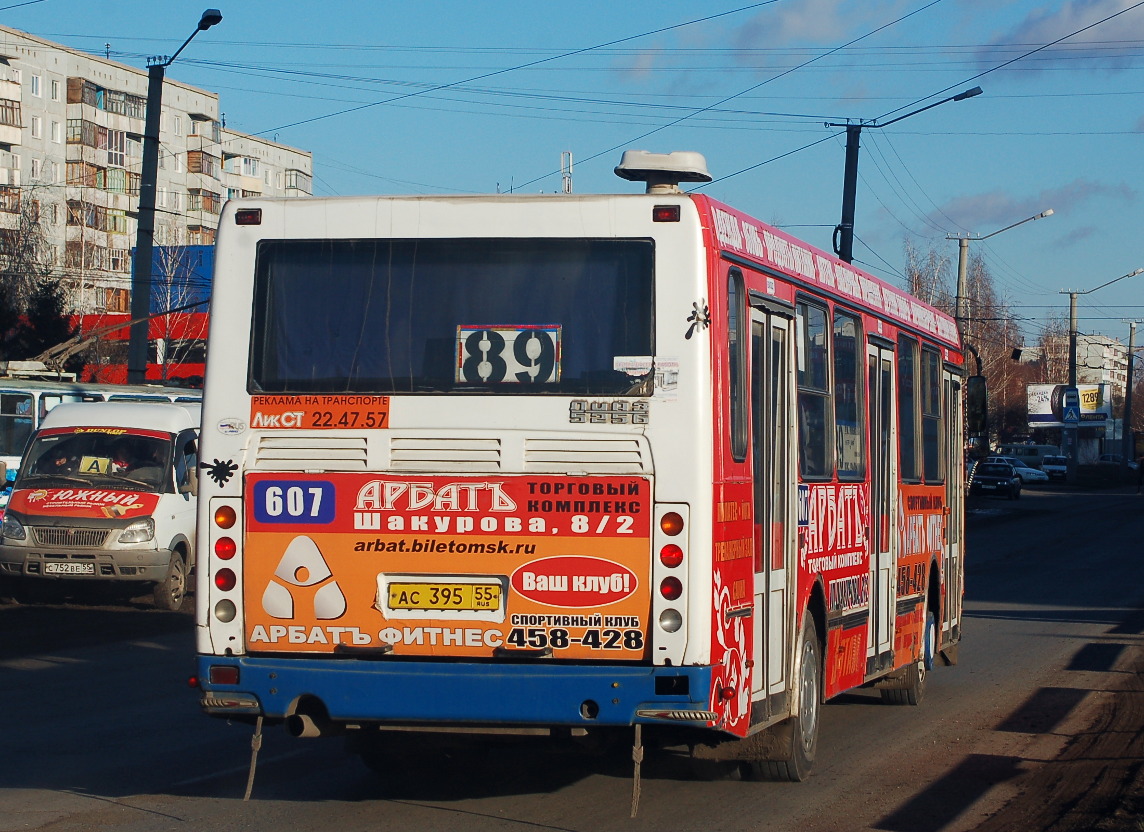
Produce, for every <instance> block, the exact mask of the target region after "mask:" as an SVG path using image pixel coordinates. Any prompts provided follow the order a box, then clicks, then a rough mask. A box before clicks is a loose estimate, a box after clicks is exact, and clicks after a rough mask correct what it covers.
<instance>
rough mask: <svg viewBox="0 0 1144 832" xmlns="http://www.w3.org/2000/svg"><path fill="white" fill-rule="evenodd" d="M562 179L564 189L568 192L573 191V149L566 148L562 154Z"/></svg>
mask: <svg viewBox="0 0 1144 832" xmlns="http://www.w3.org/2000/svg"><path fill="white" fill-rule="evenodd" d="M560 179H561V182H562V183H563V188H562V190H563V191H564V193H566V194H570V193H572V151H571V150H565V151H564V152H563V153H561V154H560Z"/></svg>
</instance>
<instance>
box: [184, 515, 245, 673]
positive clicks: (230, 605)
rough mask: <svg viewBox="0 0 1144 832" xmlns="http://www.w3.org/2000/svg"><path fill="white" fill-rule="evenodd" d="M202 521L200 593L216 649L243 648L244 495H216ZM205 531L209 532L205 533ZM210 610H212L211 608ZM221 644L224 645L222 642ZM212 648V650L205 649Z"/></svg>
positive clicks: (210, 640) (199, 570)
mask: <svg viewBox="0 0 1144 832" xmlns="http://www.w3.org/2000/svg"><path fill="white" fill-rule="evenodd" d="M201 518H202V521H201V522H200V523H199V542H198V546H199V566H200V568H199V569H196V570H195V572H196V573H197V575H198V592H199V596H200V597H201V598H203V599H205V602H206V604H205V607H204V608H203V613H204V617H205V619H206V620H205V621H200V623H202V624H207V625H208V627H207V629H208V631H209V637H208V634H207V633H204V634H203V635H204V637H208V640H209V642H210V643H211V644H212V645H213V649H214V650H216V651H221V650H223V649H225V650H227V651H230V652H242V651H241V647H240V645H242V644H243V633H242V626H243V619H242V615H241V611H240V610H239V606H238V600H237V599H236V598H235V597H234V594H233V593H234V590H235V589H238V588H239V584H241V583H242V575H243V572H242V570H243V551H242V544H243V540H244V537H243V528H242V522H243V521H242V518H243V514H242V498H241V497H213V498H211V501H210V505H209V506H208V507H207V511H206V513H205V515H201ZM204 532H205V534H204ZM208 611H209V612H208ZM220 645H221V646H220ZM204 652H208V651H204Z"/></svg>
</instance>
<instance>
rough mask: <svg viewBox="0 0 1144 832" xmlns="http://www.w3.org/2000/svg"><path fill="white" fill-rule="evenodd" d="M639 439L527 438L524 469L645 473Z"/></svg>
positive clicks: (563, 472)
mask: <svg viewBox="0 0 1144 832" xmlns="http://www.w3.org/2000/svg"><path fill="white" fill-rule="evenodd" d="M646 467H647V466H646V460H645V458H644V453H643V447H642V445H641V444H640V441H639V440H638V439H555V438H553V439H527V440H525V443H524V470H525V471H527V472H530V473H552V474H565V473H569V472H583V473H586V474H642V473H650V471H646V470H645V468H646Z"/></svg>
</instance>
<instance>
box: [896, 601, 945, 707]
mask: <svg viewBox="0 0 1144 832" xmlns="http://www.w3.org/2000/svg"><path fill="white" fill-rule="evenodd" d="M936 653H937V625H936V623H935V620H934V615H933V610H926V627H925V632H924V633H923V635H922V655H921V659H920V660H919V661H916V662H914V663H913V664H911V665H910V666H909V667H907V668H906V678H905V685H904V686H903V687H900V688H883V689H882V701H883V702H885V703H887V704H889V705H920V704H921V702H922V699H923V698H925V695H926V676H928V675H929V672H930V671H931V670H933V657H934V655H935V654H936Z"/></svg>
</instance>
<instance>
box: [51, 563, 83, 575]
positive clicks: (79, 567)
mask: <svg viewBox="0 0 1144 832" xmlns="http://www.w3.org/2000/svg"><path fill="white" fill-rule="evenodd" d="M44 574H45V575H94V574H95V564H94V563H45V564H44Z"/></svg>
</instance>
